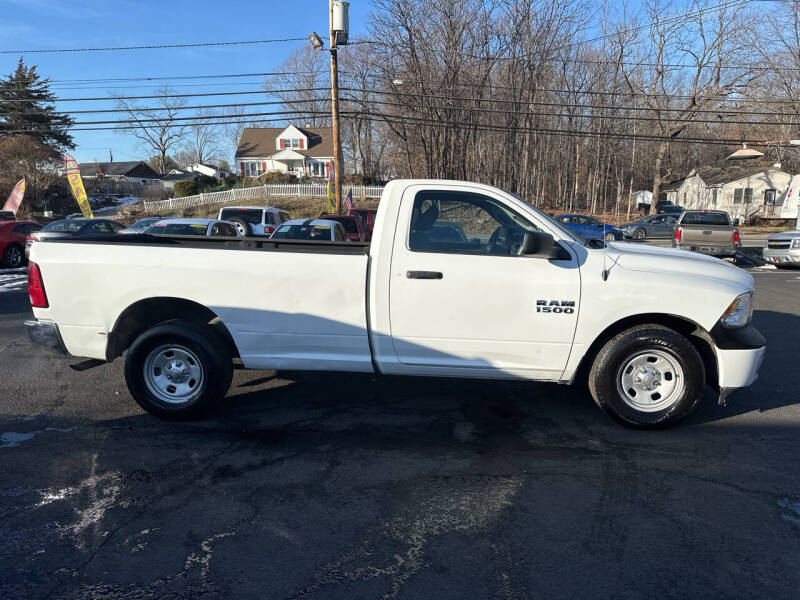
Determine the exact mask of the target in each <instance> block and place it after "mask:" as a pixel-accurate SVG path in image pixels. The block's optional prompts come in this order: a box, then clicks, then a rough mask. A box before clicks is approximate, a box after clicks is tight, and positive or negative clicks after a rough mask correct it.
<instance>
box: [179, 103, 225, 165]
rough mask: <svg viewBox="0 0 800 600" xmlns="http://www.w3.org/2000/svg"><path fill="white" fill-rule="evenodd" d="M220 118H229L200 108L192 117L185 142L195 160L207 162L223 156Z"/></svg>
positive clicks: (187, 149)
mask: <svg viewBox="0 0 800 600" xmlns="http://www.w3.org/2000/svg"><path fill="white" fill-rule="evenodd" d="M220 120H223V121H224V120H227V119H219V118H215V115H214V113H212V112H211V111H208V110H199V111H198V112H197V114H196V115H195V118H194V119H192V123H191V125H190V126H189V129H188V131H187V132H186V140H185V142H184V144H185V149H186V151H188V152H189V154H190V155H191V156H192V161H193V162H199V163H207V162H211V161H217V160H219V159H220V158H221V156H222V150H221V148H220V137H221V134H222V132H221V130H220V127H221V126H220V125H219V122H220Z"/></svg>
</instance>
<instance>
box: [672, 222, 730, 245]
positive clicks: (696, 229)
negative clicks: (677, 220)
mask: <svg viewBox="0 0 800 600" xmlns="http://www.w3.org/2000/svg"><path fill="white" fill-rule="evenodd" d="M681 229H682V230H683V235H682V238H681V243H682V244H695V245H698V246H732V245H733V229H732V228H731V227H725V226H722V225H684V226H683V227H682V228H681Z"/></svg>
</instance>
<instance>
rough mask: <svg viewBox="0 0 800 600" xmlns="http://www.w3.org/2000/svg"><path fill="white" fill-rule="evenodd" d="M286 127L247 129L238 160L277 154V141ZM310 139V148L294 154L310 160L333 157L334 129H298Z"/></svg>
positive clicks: (245, 129)
mask: <svg viewBox="0 0 800 600" xmlns="http://www.w3.org/2000/svg"><path fill="white" fill-rule="evenodd" d="M284 129H286V127H245V128H244V131H242V139H241V140H240V141H239V147H238V148H237V149H236V156H237V158H247V157H253V158H262V157H267V156H272V155H273V154H275V153H276V152H277V150H276V149H275V140H276V139H277V137H278V136H279V135H280V133H281V132H282V131H283V130H284ZM297 129H298V130H299V131H300V132H302V133H303V135H305V136H306V137H307V138H308V148H304V149H303V150H300V149H299V148H292V150H293V151H294V152H297V153H298V154H302V155H303V156H308V157H310V158H318V157H329V156H333V128H331V127H297Z"/></svg>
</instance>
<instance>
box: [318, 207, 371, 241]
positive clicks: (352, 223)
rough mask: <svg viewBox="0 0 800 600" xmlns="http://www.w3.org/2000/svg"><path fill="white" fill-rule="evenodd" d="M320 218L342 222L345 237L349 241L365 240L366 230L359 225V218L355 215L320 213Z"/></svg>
mask: <svg viewBox="0 0 800 600" xmlns="http://www.w3.org/2000/svg"><path fill="white" fill-rule="evenodd" d="M319 218H320V219H326V220H328V221H337V222H339V223H341V224H342V227H343V228H344V233H345V235H346V236H347V239H348V240H350V241H351V242H363V241H366V230H364V229H362V227H361V219H360V218H359V217H357V216H355V215H339V214H336V213H322V214H321V215H320V216H319Z"/></svg>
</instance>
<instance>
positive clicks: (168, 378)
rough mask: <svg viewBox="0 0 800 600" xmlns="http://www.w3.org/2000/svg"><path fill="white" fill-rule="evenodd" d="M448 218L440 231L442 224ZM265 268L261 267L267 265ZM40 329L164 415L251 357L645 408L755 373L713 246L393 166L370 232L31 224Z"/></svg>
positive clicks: (754, 342)
mask: <svg viewBox="0 0 800 600" xmlns="http://www.w3.org/2000/svg"><path fill="white" fill-rule="evenodd" d="M442 229H447V230H448V231H453V232H455V233H453V234H452V235H442V234H441V230H442ZM267 274H268V276H266V275H267ZM29 294H30V297H31V303H32V306H33V312H34V316H35V317H36V319H35V320H31V321H28V322H26V326H27V328H28V331H29V334H30V337H31V339H32V340H33V341H35V342H38V343H41V344H44V345H49V346H51V347H53V348H55V349H57V350H59V351H61V352H63V353H66V354H69V355H73V356H80V357H87V358H90V359H98V360H100V361H112V360H114V359H115V358H117V357H119V356H121V355H123V354H125V376H126V380H127V384H128V387H129V389H130V392H131V395H132V396H133V397H134V399H135V400H136V401H137V402H138V403H139V404H140V405H141V406H142V407H143V408H144V409H145V410H147V411H149V412H150V413H152V414H155V415H158V416H160V417H165V418H185V417H196V416H198V415H201V414H203V413H205V412H206V411H207V410H208V409H209V408H211V407H212V406H213V405H214V404H215V403H218V402H220V401H221V400H222V399H223V398H224V397H225V394H226V392H227V390H228V387H229V385H230V382H231V377H232V369H233V367H232V362H233V359H235V358H237V359H239V360H241V363H242V365H243V366H244V367H245V368H247V369H270V370H271V369H277V370H312V369H317V370H330V371H350V372H363V373H380V374H387V375H415V376H448V377H477V378H482V379H518V380H532V381H551V382H558V383H579V382H583V383H587V382H588V387H589V390H590V392H591V395H592V396H593V398H594V400H595V401H596V403H597V404H598V405H599V406H600V407H601V408H602V409H603V410H605V411H606V412H607V413H608V414H610V415H611V416H612V417H614V418H615V419H617V420H618V421H620V422H621V423H623V424H625V425H629V426H634V427H644V428H654V427H664V426H667V425H670V424H672V423H675V422H676V421H678V420H680V419H681V418H683V417H685V416H687V415H688V414H690V413H691V412H692V411H693V410H694V409H695V407H696V406H697V404H698V402H699V401H700V398H701V396H702V393H703V390H704V388H705V386H706V385H707V384H709V385H711V386H712V387H714V388H715V389H716V390H717V391H718V392H719V394H720V399H724V398H725V397H726V396H728V395H729V394H730V393H731V392H732V391H733V390H736V389H738V388H742V387H745V386H748V385H750V384H751V383H752V382H753V381H754V380H755V378H756V374H757V371H758V368H759V365H760V364H761V361H762V358H763V356H764V352H765V340H764V338H763V337H762V336H761V335H760V334H759V333H758V332H757V331H756V330H755V329H754V328H753V327H752V325H751V323H750V321H751V315H752V301H753V278H752V277H751V276H750V274H748V273H747V272H745V271H743V270H741V269H739V268H737V267H735V266H733V265H730V264H727V263H725V262H724V261H721V260H717V259H715V258H711V257H708V256H702V255H700V254H696V253H691V252H685V251H679V250H673V249H666V248H655V247H647V246H640V245H634V244H626V243H609V244H604V243H602V242H597V241H594V242H591V243H589V242H585V241H584V240H582V239H581V238H579V237H578V236H576V235H575V234H574V233H572V232H570V231H569V230H567V229H565V228H563V227H561V226H559V225H558V224H557V223H555V222H554V221H553V220H552V219H550V218H548V217H547V216H545V215H544V214H543V213H541V212H540V211H538V210H537V209H535V208H533V207H532V206H530V205H529V204H526V203H525V202H523V201H522V200H520V199H519V198H517V197H515V196H514V195H512V194H509V193H506V192H503V191H501V190H499V189H496V188H493V187H490V186H487V185H480V184H473V183H465V182H455V181H435V180H434V181H430V180H398V181H394V182H391V183H390V184H389V185H387V186H386V189H385V191H384V194H383V197H382V199H381V202H380V208H379V210H378V214H377V217H376V222H375V230H374V234H373V238H372V242H371V244H369V245H368V244H365V243H338V242H307V241H296V240H291V241H290V240H274V239H273V240H269V239H264V238H257V237H254V238H244V239H241V238H239V239H233V238H232V239H202V240H200V239H196V238H193V239H187V238H181V237H159V236H152V235H147V234H141V235H128V236H107V237H106V238H93V239H77V240H54V241H44V242H41V243H37V244H34V246H33V250H32V254H31V265H30V270H29Z"/></svg>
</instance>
